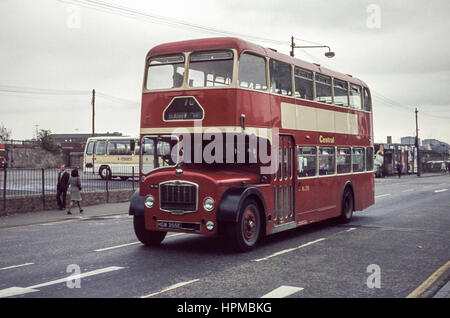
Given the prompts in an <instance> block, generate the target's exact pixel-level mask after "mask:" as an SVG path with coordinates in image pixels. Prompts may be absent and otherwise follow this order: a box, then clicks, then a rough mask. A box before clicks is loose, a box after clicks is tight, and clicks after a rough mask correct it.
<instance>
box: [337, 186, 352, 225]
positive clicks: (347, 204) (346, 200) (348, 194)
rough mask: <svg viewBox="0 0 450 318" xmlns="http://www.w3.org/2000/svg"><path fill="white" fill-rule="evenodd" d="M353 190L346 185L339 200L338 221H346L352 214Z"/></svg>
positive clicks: (348, 220)
mask: <svg viewBox="0 0 450 318" xmlns="http://www.w3.org/2000/svg"><path fill="white" fill-rule="evenodd" d="M353 199H354V198H353V191H352V190H351V189H350V187H346V188H345V190H344V194H343V195H342V201H341V215H340V217H339V221H340V222H341V223H348V222H350V220H351V219H352V216H353V208H354V200H353Z"/></svg>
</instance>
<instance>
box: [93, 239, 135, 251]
mask: <svg viewBox="0 0 450 318" xmlns="http://www.w3.org/2000/svg"><path fill="white" fill-rule="evenodd" d="M136 244H141V242H139V241H137V242H132V243H127V244H121V245H116V246H111V247H105V248H99V249H96V250H94V252H103V251H109V250H113V249H115V248H121V247H125V246H130V245H136Z"/></svg>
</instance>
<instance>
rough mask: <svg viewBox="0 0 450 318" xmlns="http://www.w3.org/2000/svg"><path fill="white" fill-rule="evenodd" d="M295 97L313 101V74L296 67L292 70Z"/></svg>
mask: <svg viewBox="0 0 450 318" xmlns="http://www.w3.org/2000/svg"><path fill="white" fill-rule="evenodd" d="M294 79H295V97H297V98H303V99H307V100H313V94H314V87H313V73H312V72H311V71H308V70H304V69H301V68H298V67H295V69H294Z"/></svg>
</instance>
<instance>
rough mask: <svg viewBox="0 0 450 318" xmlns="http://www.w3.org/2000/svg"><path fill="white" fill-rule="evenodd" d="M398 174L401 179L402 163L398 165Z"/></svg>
mask: <svg viewBox="0 0 450 318" xmlns="http://www.w3.org/2000/svg"><path fill="white" fill-rule="evenodd" d="M397 173H398V177H399V178H400V177H401V176H402V164H401V163H400V162H398V163H397Z"/></svg>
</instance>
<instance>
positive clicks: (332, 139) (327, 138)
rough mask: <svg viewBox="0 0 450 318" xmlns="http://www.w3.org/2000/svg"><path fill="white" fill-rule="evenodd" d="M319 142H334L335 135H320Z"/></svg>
mask: <svg viewBox="0 0 450 318" xmlns="http://www.w3.org/2000/svg"><path fill="white" fill-rule="evenodd" d="M319 142H320V143H321V144H334V137H324V136H322V135H320V136H319Z"/></svg>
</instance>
